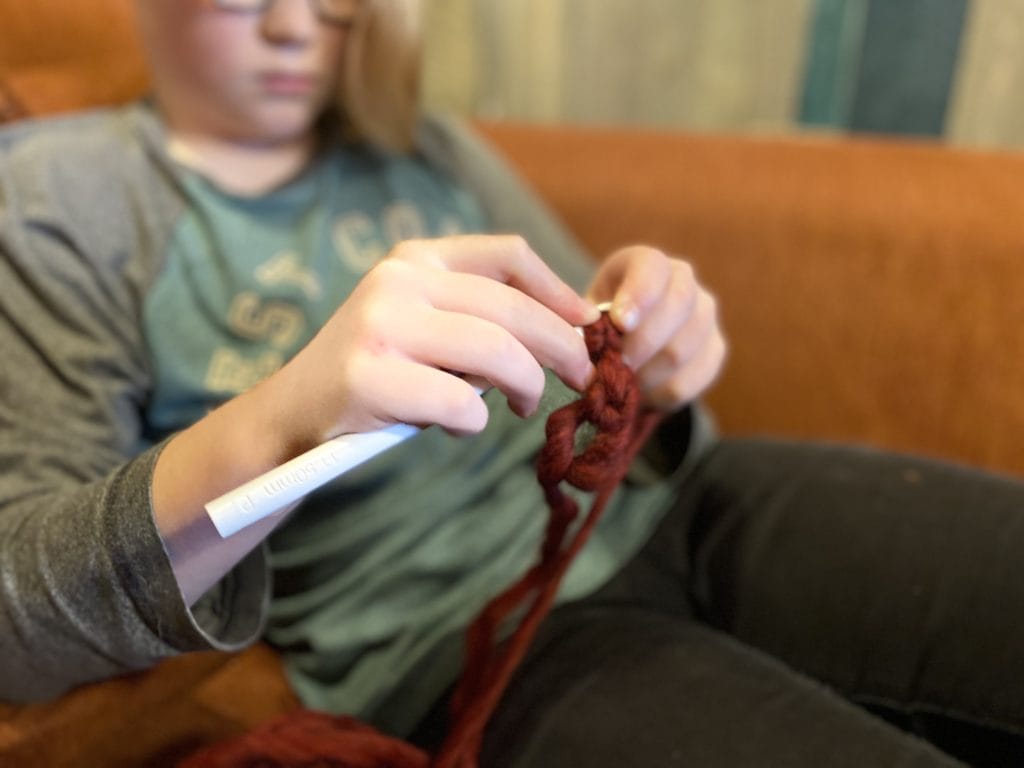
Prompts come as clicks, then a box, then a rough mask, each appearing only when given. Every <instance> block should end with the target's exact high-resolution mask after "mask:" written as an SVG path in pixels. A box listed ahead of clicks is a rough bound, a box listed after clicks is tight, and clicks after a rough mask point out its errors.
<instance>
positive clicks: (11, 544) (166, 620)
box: [0, 105, 696, 733]
mask: <svg viewBox="0 0 1024 768" xmlns="http://www.w3.org/2000/svg"><path fill="white" fill-rule="evenodd" d="M165 143H166V140H165V136H164V134H163V130H162V126H161V125H160V122H159V119H158V117H157V116H156V115H155V113H154V112H153V111H152V109H151V108H149V107H148V106H146V105H141V106H136V107H131V108H127V109H125V110H120V111H113V112H109V113H100V114H98V115H91V116H88V117H85V118H77V119H74V120H69V121H58V122H55V123H52V124H45V125H43V126H39V127H38V128H37V127H35V126H29V127H27V128H25V129H22V130H19V131H14V132H11V133H8V134H5V135H0V257H2V258H0V285H3V290H2V291H0V347H2V348H3V349H4V350H5V354H6V356H7V361H8V363H9V364H8V365H5V366H3V367H0V392H2V393H3V397H2V398H0V420H2V421H3V423H4V425H5V428H4V429H3V430H0V468H2V469H3V472H0V558H2V559H3V562H4V563H5V579H4V580H2V582H0V699H2V698H6V699H10V700H19V699H22V698H38V697H45V696H51V695H55V694H56V693H58V692H60V691H61V690H64V689H65V688H67V687H68V686H70V685H72V684H76V683H80V682H86V681H89V680H94V679H100V678H103V677H107V676H110V675H113V674H117V673H119V672H123V671H126V670H129V669H138V668H143V667H145V666H148V665H150V664H152V663H154V662H155V661H157V660H158V659H160V658H163V657H166V656H169V655H171V654H174V653H178V652H181V651H186V650H200V649H205V648H220V649H223V650H233V649H237V648H240V647H244V645H246V644H248V643H251V642H253V641H254V640H255V639H256V638H257V637H259V636H264V637H266V638H267V639H268V640H269V641H270V642H271V643H273V644H275V645H276V646H277V647H278V648H280V649H281V651H282V653H283V654H284V658H285V662H286V667H287V671H288V674H289V677H290V679H291V681H292V683H293V684H294V686H295V688H296V690H297V692H298V693H299V695H300V696H301V697H302V699H303V700H304V701H305V703H306V704H308V705H310V706H313V707H318V708H323V709H328V710H333V711H338V712H347V713H351V714H354V715H356V716H359V717H362V718H364V719H367V720H370V721H373V722H375V723H376V724H377V725H378V726H380V727H383V728H385V729H387V730H389V731H392V732H395V733H404V732H405V731H407V730H408V729H409V728H411V727H412V726H413V725H414V724H415V722H416V720H417V719H418V718H419V717H420V716H421V715H422V714H423V713H424V712H425V711H426V709H427V708H428V707H429V706H430V704H431V703H432V702H433V701H434V699H435V698H436V697H437V696H438V695H439V694H440V693H441V692H442V691H443V690H444V689H445V687H446V686H448V685H450V684H451V682H452V681H453V678H454V676H455V674H456V673H457V667H458V663H459V658H458V654H459V649H460V645H461V644H460V643H459V641H458V639H457V635H458V633H459V632H460V631H461V629H462V628H463V627H464V626H465V625H466V624H467V623H468V621H469V620H470V618H471V617H472V616H473V615H475V613H476V612H477V611H478V610H479V608H480V607H481V605H482V604H483V603H484V602H486V600H487V599H488V598H490V597H491V596H492V595H493V594H495V593H496V592H497V591H499V590H500V589H501V588H503V587H504V586H506V585H508V584H509V583H511V582H512V581H513V580H514V579H515V578H516V577H518V576H519V575H520V574H521V573H522V572H523V571H524V570H525V568H526V567H527V566H528V564H529V563H530V562H531V561H532V560H533V559H534V557H535V556H536V550H537V546H538V544H539V537H540V533H541V531H542V529H543V526H544V523H545V520H546V510H545V507H544V504H543V501H542V497H541V494H540V491H539V488H538V486H537V484H536V481H535V478H534V468H533V457H534V456H535V454H536V451H537V450H538V448H539V446H540V445H541V443H542V440H543V419H544V416H545V415H546V413H547V412H549V411H550V410H552V408H553V407H554V406H556V405H559V404H561V403H563V402H565V401H567V400H568V399H569V398H570V397H572V396H573V395H572V393H570V392H568V391H567V390H566V389H565V388H564V387H563V386H562V385H561V384H559V383H558V382H557V381H555V380H554V379H553V377H550V376H549V386H548V387H547V390H546V393H545V398H544V403H543V406H542V408H541V409H540V413H539V414H538V415H537V416H536V417H534V418H532V419H530V420H528V421H527V422H523V421H522V420H520V419H518V418H517V417H515V416H514V415H513V414H511V412H510V411H509V409H508V408H507V406H506V405H505V403H504V402H503V400H502V398H500V397H498V396H497V395H496V394H495V393H490V394H489V395H488V396H487V400H488V404H489V409H490V422H489V425H488V427H487V429H486V430H485V431H484V432H483V433H482V434H481V435H479V436H476V437H473V438H465V439H456V438H453V437H450V436H448V435H447V434H445V433H444V432H443V431H441V430H438V429H427V430H425V431H423V432H422V433H420V434H419V435H418V436H416V437H414V438H412V439H410V440H408V441H407V442H405V443H403V444H401V445H400V446H398V447H396V448H394V449H392V450H391V451H389V452H387V453H385V454H383V455H381V456H379V457H378V458H377V459H375V460H374V461H372V462H369V463H367V464H365V465H363V466H361V467H359V468H358V469H356V470H355V471H353V472H351V473H349V474H347V475H345V476H343V477H341V478H339V479H338V480H336V481H335V482H333V483H331V484H330V485H328V486H327V487H325V488H323V489H322V490H321V491H319V492H317V493H315V494H313V495H312V496H311V497H310V498H309V499H308V500H307V501H306V502H305V503H304V504H303V505H302V506H301V507H300V508H299V509H298V511H297V512H296V513H295V514H294V515H293V516H292V518H291V519H290V520H289V522H288V523H287V524H285V526H284V527H282V528H281V529H280V530H279V531H278V532H276V533H275V534H274V535H273V537H272V538H271V541H270V544H269V548H266V549H263V548H261V549H260V550H258V551H256V552H255V553H253V555H251V556H250V557H248V558H246V559H245V560H243V561H242V562H241V563H239V565H238V566H237V567H236V568H235V569H234V570H233V571H232V573H231V574H229V575H228V576H227V577H226V578H225V579H224V580H222V582H220V583H219V584H218V585H217V586H216V587H215V588H214V589H212V590H211V591H210V593H208V594H207V595H206V596H204V597H203V598H202V599H201V600H200V601H199V602H197V603H196V605H193V606H186V605H184V603H183V601H182V598H181V595H180V592H179V591H178V589H177V584H176V581H175V579H174V575H173V571H172V569H171V567H170V564H169V562H168V560H167V556H166V552H165V551H164V549H163V544H162V542H161V540H160V538H159V533H158V531H157V530H156V526H155V524H154V522H153V518H152V509H151V504H150V499H149V488H150V483H151V477H152V467H153V464H154V462H155V459H156V456H157V454H158V452H159V450H160V447H161V444H160V442H159V441H160V440H161V439H162V438H163V437H165V436H166V435H168V434H169V433H171V432H173V431H174V430H177V429H181V428H183V427H185V426H187V425H188V424H190V423H192V422H193V421H195V420H196V419H198V418H200V417H201V416H202V415H203V414H204V413H205V412H206V411H207V410H209V409H211V408H213V407H216V405H217V404H219V403H220V402H222V401H223V400H225V399H226V398H228V397H230V396H232V395H234V394H236V393H238V392H241V391H244V390H245V389H246V388H247V387H249V386H251V385H252V384H254V383H255V382H256V381H258V380H260V379H261V378H262V377H264V376H266V375H268V374H269V373H271V372H272V371H274V370H276V369H277V368H278V367H279V366H280V365H281V364H282V363H283V362H284V361H285V360H287V359H289V357H290V356H291V355H293V354H294V353H295V352H296V351H297V350H298V349H300V348H301V347H302V346H303V345H304V344H305V343H306V342H307V341H308V340H309V339H310V337H311V336H312V335H313V333H314V332H315V331H316V330H317V329H318V328H319V327H320V326H321V325H322V324H323V323H324V321H325V320H326V319H327V318H328V317H329V316H330V314H331V313H332V312H333V311H334V309H335V308H336V307H337V306H338V305H339V304H340V303H341V302H343V301H344V299H345V297H346V296H347V295H348V294H349V292H350V291H351V290H352V288H353V286H354V285H355V284H356V282H357V281H358V280H359V278H360V276H361V275H362V274H363V273H364V272H365V271H366V270H367V269H368V268H370V267H371V266H372V265H373V264H375V263H376V262H377V261H378V260H379V259H380V258H381V257H382V256H383V255H384V254H386V253H387V252H388V250H389V249H390V248H391V247H392V246H393V245H394V244H395V243H397V242H400V241H401V240H403V239H406V238H409V237H422V236H437V235H443V234H451V233H454V232H470V231H481V230H485V231H502V232H519V233H521V234H523V235H524V236H525V237H526V238H527V239H528V240H529V241H530V242H531V244H532V245H533V246H534V248H535V249H536V250H537V251H538V252H539V253H540V254H541V255H542V256H544V257H545V258H546V259H548V261H549V262H550V263H551V264H552V266H553V268H554V269H555V270H556V271H557V272H559V273H561V274H562V275H563V276H564V277H566V278H567V279H568V280H570V282H572V283H573V284H575V285H577V286H578V287H579V286H580V284H581V283H582V282H584V281H585V279H586V275H587V273H588V272H589V271H590V268H589V264H590V263H589V262H588V260H587V259H586V257H585V256H583V255H582V254H581V252H580V251H579V250H578V249H577V248H576V247H575V245H574V244H573V243H572V240H571V238H569V237H568V236H567V235H566V234H565V232H564V231H563V230H562V229H561V228H560V227H559V226H558V224H557V223H556V222H555V220H554V219H553V218H552V217H550V215H548V214H547V213H546V211H545V210H544V209H543V207H542V206H541V205H540V204H539V203H538V201H537V200H536V198H535V197H534V196H533V195H532V194H531V193H530V192H529V191H528V190H526V189H525V188H524V187H523V186H522V185H521V184H520V183H519V182H518V181H517V180H516V179H515V178H514V176H512V175H511V174H510V173H509V171H508V170H507V169H506V168H505V167H504V166H503V164H502V163H501V162H500V161H499V160H498V159H497V158H496V157H495V155H494V154H493V153H492V152H490V151H489V150H488V148H487V147H486V146H484V145H483V144H482V143H481V142H479V141H478V140H477V139H475V138H474V137H473V136H472V134H471V133H470V132H468V131H466V130H465V129H464V128H462V127H460V126H458V125H457V124H454V123H447V122H443V121H436V120H427V121H425V122H424V124H423V126H422V128H421V131H420V133H419V137H418V151H417V152H416V153H415V154H413V155H410V156H401V157H399V156H392V155H386V154H382V153H379V152H375V151H372V150H370V149H367V148H355V147H350V148H338V149H335V150H333V151H331V152H329V153H326V154H324V155H323V156H322V157H321V158H320V161H319V162H317V163H316V164H314V165H313V166H312V167H311V168H310V169H309V170H307V171H306V172H305V173H303V174H302V175H300V176H299V177H297V178H296V179H294V180H293V181H292V182H290V183H288V184H286V185H284V186H282V187H281V188H279V189H277V190H275V191H273V192H271V193H269V194H267V195H263V196H261V197H260V198H258V199H248V198H241V197H235V196H232V195H229V194H225V193H224V192H223V191H220V190H218V189H217V188H215V187H213V186H212V185H210V184H209V183H208V182H206V181H205V180H203V179H202V178H200V177H199V176H197V175H196V174H194V173H192V172H190V171H187V170H185V169H183V168H181V167H180V166H178V165H176V164H175V163H173V162H172V161H171V160H170V158H169V157H168V156H167V153H166V150H165V149H164V145H165ZM325 362H326V361H325ZM694 423H696V422H694ZM686 442H687V440H686V439H683V440H682V443H683V444H686ZM688 455H690V456H692V455H694V452H693V451H691V452H690V453H689V454H688ZM670 474H672V473H670ZM680 477H681V473H680V472H675V473H674V474H672V476H671V477H669V476H668V475H665V474H661V475H659V474H657V473H656V474H654V475H652V476H650V477H648V478H647V479H646V480H645V481H643V482H632V483H628V484H627V485H626V487H624V488H623V489H621V490H620V492H619V493H618V494H617V495H616V497H615V499H613V502H612V504H611V505H610V506H609V508H608V510H607V512H606V514H605V517H604V519H603V520H602V523H601V525H600V526H599V528H598V530H597V531H596V532H595V534H594V536H593V537H592V538H591V541H590V543H589V544H588V546H587V548H586V549H585V550H584V552H583V553H582V555H581V556H580V558H579V560H578V561H577V562H576V563H575V564H574V566H573V568H572V569H571V571H570V573H569V575H568V577H567V580H566V583H565V584H564V587H563V591H562V593H561V597H562V598H563V599H565V598H568V597H572V596H578V595H583V594H585V593H587V592H588V591H590V590H592V589H594V588H596V587H597V586H598V585H599V584H600V583H602V582H603V581H604V580H605V579H607V578H608V577H609V576H610V575H611V574H612V573H613V572H614V571H615V570H616V569H617V568H618V567H620V566H621V564H622V563H623V562H624V561H625V560H626V559H627V558H628V557H629V556H630V555H631V554H633V553H634V552H635V551H636V550H637V549H638V548H639V547H640V546H641V545H642V543H643V542H644V540H645V539H646V538H647V537H648V535H649V533H650V531H651V529H652V527H653V526H654V524H655V523H656V522H657V520H658V518H659V517H660V516H661V514H662V512H663V511H664V509H665V508H666V507H667V505H668V504H669V503H671V500H672V499H673V497H674V494H675V489H676V486H677V484H678V482H677V481H678V480H679V478H680ZM72 530H73V531H75V535H74V536H68V535H67V532H68V531H72ZM268 557H269V559H267V558H268ZM268 561H269V564H270V570H271V571H272V577H273V598H272V599H268V597H269V595H268V589H269V587H268V580H267V578H266V576H267V571H266V563H267V562H268ZM26 639H30V640H31V642H28V641H27V640H26Z"/></svg>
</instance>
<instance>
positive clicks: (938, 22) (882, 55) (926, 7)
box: [848, 0, 967, 136]
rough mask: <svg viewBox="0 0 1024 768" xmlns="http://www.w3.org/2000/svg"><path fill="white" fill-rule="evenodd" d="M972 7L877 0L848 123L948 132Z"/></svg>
mask: <svg viewBox="0 0 1024 768" xmlns="http://www.w3.org/2000/svg"><path fill="white" fill-rule="evenodd" d="M966 11H967V0H872V2H871V7H870V9H869V12H868V17H867V23H866V25H865V30H864V45H863V50H862V52H861V56H860V63H859V70H858V74H857V88H856V96H855V97H854V100H853V107H852V111H851V114H850V119H849V123H848V127H849V128H851V129H852V130H855V131H873V132H882V133H904V134H920V135H932V136H940V135H942V133H943V128H944V125H945V117H946V110H947V106H948V104H949V101H950V90H951V86H952V82H953V76H954V74H955V72H956V67H957V57H958V55H959V50H960V39H961V36H962V30H963V26H964V19H965V16H966Z"/></svg>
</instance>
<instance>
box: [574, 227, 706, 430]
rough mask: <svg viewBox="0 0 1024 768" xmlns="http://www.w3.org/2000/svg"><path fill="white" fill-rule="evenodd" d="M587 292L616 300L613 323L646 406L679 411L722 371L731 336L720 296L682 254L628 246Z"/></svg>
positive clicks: (604, 267) (613, 257)
mask: <svg viewBox="0 0 1024 768" xmlns="http://www.w3.org/2000/svg"><path fill="white" fill-rule="evenodd" d="M587 297H588V298H589V299H590V300H591V301H593V302H594V303H601V302H608V301H610V302H612V308H611V311H610V314H611V318H612V322H614V323H615V325H616V326H617V327H618V328H619V330H621V331H622V332H623V334H624V335H625V338H624V343H623V358H624V359H625V361H626V363H628V364H629V365H630V367H632V368H633V370H634V371H636V374H637V378H638V381H639V384H640V389H641V391H642V392H643V395H644V401H645V403H646V404H647V405H648V406H650V407H652V408H656V409H658V410H662V411H674V410H676V409H678V408H680V407H682V406H684V405H686V404H688V403H690V402H692V401H693V400H695V399H696V398H698V397H700V395H701V394H703V393H704V392H705V391H706V390H707V389H708V387H709V386H710V385H711V383H712V382H713V381H714V380H715V378H716V377H717V376H718V374H719V372H720V371H721V369H722V365H723V363H724V362H725V357H726V342H725V338H724V337H723V336H722V330H721V328H720V327H719V324H718V308H717V304H716V301H715V297H714V296H712V295H711V294H710V293H709V292H708V290H707V289H706V288H704V287H703V286H702V285H701V284H700V283H699V282H698V281H697V278H696V276H695V274H694V271H693V267H691V266H690V265H689V264H688V263H687V262H685V261H683V260H682V259H676V258H670V257H669V256H666V255H665V254H664V253H662V252H661V251H659V250H657V249H655V248H650V247H646V246H631V247H628V248H623V249H621V250H618V251H616V252H615V253H613V254H612V255H611V256H609V257H608V258H607V259H606V260H605V261H604V263H603V264H602V265H601V268H600V269H599V270H598V272H597V275H596V277H595V278H594V282H593V284H592V285H591V287H590V289H589V291H588V292H587Z"/></svg>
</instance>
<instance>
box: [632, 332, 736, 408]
mask: <svg viewBox="0 0 1024 768" xmlns="http://www.w3.org/2000/svg"><path fill="white" fill-rule="evenodd" d="M726 354H727V348H726V344H725V339H724V338H723V337H722V335H721V334H719V333H714V334H712V336H711V338H710V339H709V340H708V343H707V344H706V345H704V346H703V347H701V348H700V350H699V352H698V354H697V355H696V356H695V357H693V358H692V359H691V360H690V363H689V365H686V366H684V367H683V368H681V369H678V370H677V371H676V372H675V373H674V374H673V375H672V376H671V377H669V378H668V379H667V380H665V381H664V382H662V383H661V384H660V385H658V386H655V387H654V388H652V389H650V390H648V391H647V392H646V393H645V398H644V399H645V401H646V402H647V404H648V405H650V406H652V407H654V408H657V409H659V410H664V411H674V410H676V409H677V408H679V407H681V406H683V405H686V404H687V403H690V402H693V401H694V400H696V399H697V398H698V397H700V396H701V395H702V394H703V393H704V392H705V391H706V390H707V389H708V387H710V386H711V384H712V382H714V380H715V379H716V378H717V377H718V374H719V373H720V372H721V369H722V365H723V363H724V362H725V357H726Z"/></svg>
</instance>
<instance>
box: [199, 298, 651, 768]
mask: <svg viewBox="0 0 1024 768" xmlns="http://www.w3.org/2000/svg"><path fill="white" fill-rule="evenodd" d="M584 339H585V340H586V343H587V348H588V350H589V351H590V357H591V360H592V361H593V363H594V367H595V370H596V373H595V375H594V378H593V380H592V382H591V383H590V385H589V386H588V387H587V390H586V392H584V394H583V396H582V397H581V398H580V399H579V400H577V401H575V402H573V403H570V404H569V405H567V406H565V407H563V408H560V409H558V410H557V411H555V412H554V413H552V414H551V415H550V416H549V418H548V421H547V426H546V437H547V439H546V442H545V444H544V447H543V448H542V449H541V452H540V455H539V456H538V459H537V479H538V481H539V482H540V485H541V487H542V488H543V490H544V497H545V500H546V501H547V504H548V507H549V510H550V514H549V518H548V525H547V529H546V531H545V535H544V541H543V543H542V545H541V549H540V557H539V559H538V561H537V562H536V564H535V565H533V566H532V567H531V568H530V569H529V570H528V571H527V572H526V573H525V574H524V575H523V576H522V577H520V578H519V579H518V580H517V581H516V582H515V583H513V584H512V585H511V586H509V587H508V588H507V589H506V590H505V591H504V592H502V593H501V594H499V595H498V596H497V597H495V598H494V599H492V600H491V601H490V602H489V603H488V604H487V605H486V606H485V607H484V609H483V610H482V611H481V612H480V614H479V615H478V617H477V618H476V620H475V621H474V622H473V623H472V624H471V625H470V627H469V628H468V630H467V631H466V661H465V665H464V668H463V673H462V676H461V678H460V680H459V683H458V685H457V686H456V689H455V691H454V693H453V694H452V699H451V704H450V726H449V730H448V734H447V736H446V738H445V740H444V742H443V743H442V745H441V747H440V749H439V750H438V752H437V754H436V756H435V757H434V758H433V759H431V758H430V757H429V756H428V755H427V754H426V753H425V752H423V751H422V750H420V749H418V748H417V747H414V746H412V745H410V744H407V743H406V742H404V741H401V740H400V739H395V738H393V737H390V736H387V735H384V734H381V733H379V732H378V731H375V730H374V729H373V728H371V727H370V726H368V725H365V724H363V723H360V722H359V721H358V720H355V719H354V718H351V717H346V716H341V717H336V716H332V715H328V714H325V713H321V712H314V711H311V710H298V711H296V712H291V713H287V714H285V715H282V716H280V717H278V718H276V719H274V720H272V721H270V722H269V723H265V724H264V725H263V726H260V727H259V728H257V729H255V730H254V731H252V732H250V733H249V734H246V735H245V736H242V737H240V738H238V739H235V740H233V741H228V742H224V743H221V744H215V745H213V746H212V747H209V748H207V749H205V750H203V751H201V752H198V753H196V754H195V755H193V756H191V757H190V758H188V759H186V760H185V761H184V762H182V763H181V764H180V765H179V768H257V767H259V768H478V755H479V752H480V746H481V743H482V740H483V733H484V730H485V728H486V726H487V722H488V721H489V720H490V717H491V715H492V714H493V713H494V710H495V708H496V707H497V706H498V703H499V702H500V700H501V696H502V694H503V693H504V691H505V689H506V687H507V686H508V684H509V682H510V680H511V679H512V676H513V674H514V673H515V670H516V668H517V667H518V666H519V664H520V662H521V661H522V659H523V656H524V655H525V654H526V652H527V650H528V649H529V646H530V643H531V641H532V640H533V637H534V635H535V634H536V632H537V630H538V628H539V627H540V625H541V622H542V621H543V620H544V617H545V616H547V614H548V612H549V611H550V610H551V606H552V605H553V603H554V601H555V598H556V596H557V594H558V587H559V585H560V584H561V581H562V578H563V577H564V575H565V572H566V571H567V570H568V568H569V566H570V565H571V564H572V562H573V560H574V559H575V558H576V556H577V555H578V554H579V552H580V550H581V549H582V548H583V546H584V545H585V544H586V542H587V540H588V538H589V537H590V534H591V533H592V532H593V530H594V527H595V526H596V525H597V521H598V520H599V519H600V517H601V514H602V513H603V512H604V509H605V507H606V506H607V504H608V501H609V499H610V498H611V496H612V494H613V493H614V492H615V490H616V488H617V487H618V485H619V483H620V482H621V481H622V479H623V477H624V476H625V474H626V472H627V471H628V469H629V465H630V463H631V462H632V460H633V458H634V457H635V455H636V453H637V452H638V451H639V450H640V448H641V447H642V446H643V444H644V443H645V442H646V441H647V439H648V438H649V437H650V435H651V433H652V432H653V430H654V428H655V427H656V426H657V424H658V422H659V420H660V416H659V415H657V414H655V413H653V412H650V411H645V410H643V409H642V407H641V405H640V392H639V389H638V387H637V383H636V379H635V377H634V375H633V372H632V371H631V370H630V368H629V367H628V366H627V365H626V364H625V363H624V362H623V360H622V337H621V334H620V333H619V331H618V330H617V329H616V328H615V327H614V325H612V323H611V320H610V319H609V318H608V316H607V315H603V316H602V317H601V319H600V320H598V321H597V322H596V323H594V324H593V325H589V326H587V327H586V328H585V329H584ZM588 423H589V424H591V425H593V427H594V429H595V433H594V435H593V437H592V438H591V439H590V441H589V443H588V444H587V445H586V447H585V448H584V449H583V450H582V451H581V452H580V453H578V454H577V453H576V452H575V451H576V434H577V431H578V430H579V428H580V427H581V426H582V425H584V424H588ZM563 483H568V484H570V485H572V486H574V487H576V488H578V489H580V490H582V491H586V492H592V493H594V497H593V501H592V502H591V507H590V510H589V512H588V513H587V515H586V518H585V519H584V520H583V522H582V523H581V524H580V525H579V526H578V527H577V529H576V531H575V533H571V528H572V526H573V524H574V523H576V522H577V521H578V518H579V507H578V505H577V503H576V501H575V500H574V499H573V498H572V497H571V496H570V495H568V494H567V493H566V492H565V491H564V490H563V489H562V484H563ZM517 613H519V614H521V615H522V618H521V619H520V621H519V624H518V626H517V627H516V628H515V630H514V631H513V632H512V634H511V635H510V636H509V637H508V639H507V640H505V641H504V642H502V641H501V640H500V637H499V634H500V632H501V630H502V627H503V626H504V624H505V623H506V622H507V621H508V620H509V619H510V618H511V617H512V616H514V615H515V614H517Z"/></svg>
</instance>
